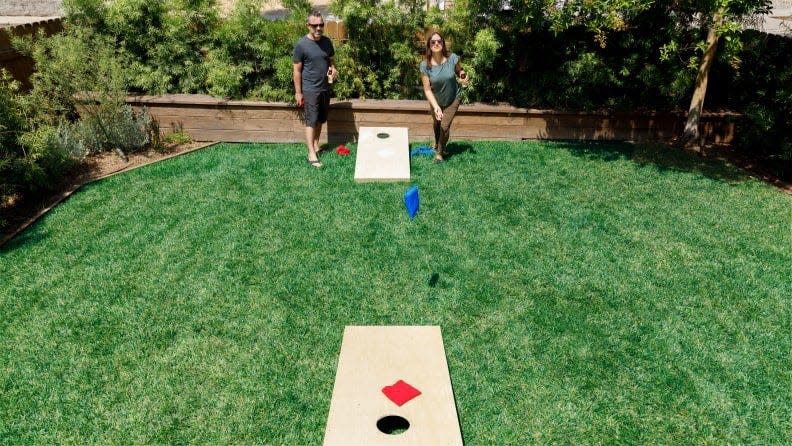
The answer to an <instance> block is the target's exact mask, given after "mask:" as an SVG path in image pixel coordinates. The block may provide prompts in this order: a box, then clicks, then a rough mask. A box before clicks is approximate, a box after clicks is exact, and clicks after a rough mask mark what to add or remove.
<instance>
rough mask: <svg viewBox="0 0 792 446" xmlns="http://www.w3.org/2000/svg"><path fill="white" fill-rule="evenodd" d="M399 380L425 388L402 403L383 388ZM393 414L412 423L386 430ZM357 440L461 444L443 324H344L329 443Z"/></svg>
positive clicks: (365, 443) (347, 444)
mask: <svg viewBox="0 0 792 446" xmlns="http://www.w3.org/2000/svg"><path fill="white" fill-rule="evenodd" d="M400 380H401V381H404V382H406V383H408V384H409V385H410V386H412V387H414V388H415V389H417V390H418V391H420V395H418V396H415V397H414V398H413V399H410V400H408V401H407V402H403V403H402V405H401V406H399V405H398V404H397V403H395V402H394V401H392V400H391V399H389V398H388V397H387V396H386V395H385V393H384V392H383V388H385V387H391V386H393V385H394V384H396V383H397V382H398V381H400ZM393 416H396V417H401V418H402V419H404V420H407V422H408V423H409V427H408V428H407V429H406V430H404V431H403V432H401V433H385V432H383V431H382V430H381V429H380V428H379V427H378V422H380V421H381V420H383V419H384V418H385V417H393ZM358 445H359V446H377V445H411V446H424V445H425V446H462V433H461V431H460V429H459V419H458V418H457V412H456V403H455V402H454V392H453V390H452V388H451V377H450V375H449V373H448V364H447V363H446V356H445V350H444V348H443V337H442V335H441V333H440V327H437V326H384V327H378V326H348V327H346V328H345V329H344V339H343V341H342V342H341V354H340V355H339V358H338V370H337V371H336V379H335V386H334V387H333V398H332V400H331V402H330V413H329V415H328V417H327V427H326V429H325V438H324V446H358Z"/></svg>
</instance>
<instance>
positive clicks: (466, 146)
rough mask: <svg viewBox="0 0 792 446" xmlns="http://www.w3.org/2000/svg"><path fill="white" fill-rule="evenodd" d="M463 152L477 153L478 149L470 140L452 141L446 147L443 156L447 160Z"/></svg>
mask: <svg viewBox="0 0 792 446" xmlns="http://www.w3.org/2000/svg"><path fill="white" fill-rule="evenodd" d="M463 153H470V154H473V155H475V154H476V149H475V148H474V147H473V144H470V143H469V142H450V143H448V145H447V146H446V148H445V153H443V158H445V159H446V160H447V159H449V158H453V157H455V156H457V155H461V154H463Z"/></svg>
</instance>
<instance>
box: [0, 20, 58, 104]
mask: <svg viewBox="0 0 792 446" xmlns="http://www.w3.org/2000/svg"><path fill="white" fill-rule="evenodd" d="M40 30H42V31H43V32H44V34H45V35H48V36H49V35H52V34H55V33H57V32H60V31H62V30H63V23H62V22H61V19H59V18H56V19H49V20H43V21H40V22H33V23H25V24H24V25H17V26H11V27H8V28H0V67H2V68H5V69H6V71H8V72H9V73H10V74H11V76H12V77H13V78H14V79H16V80H18V81H19V82H20V83H21V84H22V88H23V89H25V90H27V89H29V88H30V76H31V75H32V74H33V72H34V71H35V67H34V64H33V59H31V58H29V57H27V56H25V55H23V54H20V53H19V51H17V50H16V48H14V46H13V45H12V44H11V37H12V36H28V35H32V34H36V33H38V32H39V31H40Z"/></svg>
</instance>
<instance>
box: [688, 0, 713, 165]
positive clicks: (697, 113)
mask: <svg viewBox="0 0 792 446" xmlns="http://www.w3.org/2000/svg"><path fill="white" fill-rule="evenodd" d="M721 21H722V19H721V15H720V14H715V15H714V16H713V17H712V23H710V26H709V31H708V32H707V49H706V50H705V51H704V55H703V56H702V57H701V65H699V70H698V75H697V76H696V89H695V90H693V98H692V99H691V100H690V109H688V115H687V121H686V122H685V129H684V131H683V132H682V139H681V143H682V145H684V146H685V147H686V148H692V149H695V150H700V149H701V146H700V145H699V120H700V118H701V111H702V110H703V109H704V96H706V94H707V80H708V79H709V71H710V67H711V66H712V62H713V61H714V60H715V52H716V51H717V49H718V27H719V26H720V24H721Z"/></svg>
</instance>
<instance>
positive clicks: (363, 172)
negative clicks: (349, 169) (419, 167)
mask: <svg viewBox="0 0 792 446" xmlns="http://www.w3.org/2000/svg"><path fill="white" fill-rule="evenodd" d="M356 157H357V158H356V160H355V181H357V182H367V181H410V140H409V138H408V136H407V128H406V127H361V128H360V133H359V134H358V146H357V155H356Z"/></svg>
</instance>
